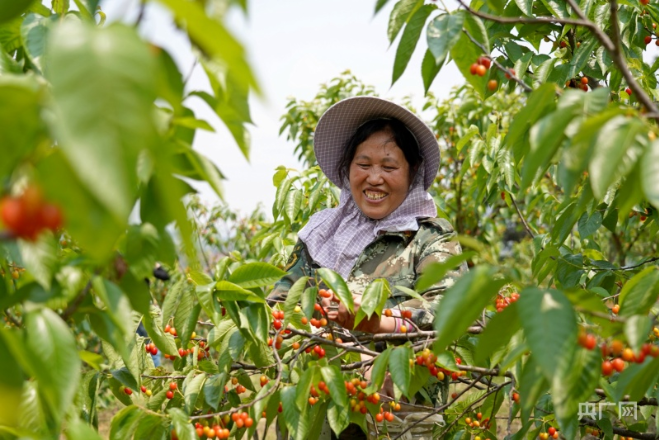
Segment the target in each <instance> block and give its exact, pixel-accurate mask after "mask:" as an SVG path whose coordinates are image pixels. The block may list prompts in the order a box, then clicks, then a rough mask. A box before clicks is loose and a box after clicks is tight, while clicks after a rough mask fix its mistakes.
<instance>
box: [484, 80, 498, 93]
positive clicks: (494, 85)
mask: <svg viewBox="0 0 659 440" xmlns="http://www.w3.org/2000/svg"><path fill="white" fill-rule="evenodd" d="M498 86H499V83H498V82H497V80H496V79H491V80H489V81H488V82H487V88H488V90H490V91H491V92H493V91H495V90H496V89H497V87H498Z"/></svg>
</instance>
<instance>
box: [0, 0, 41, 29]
mask: <svg viewBox="0 0 659 440" xmlns="http://www.w3.org/2000/svg"><path fill="white" fill-rule="evenodd" d="M32 3H34V0H0V24H1V23H5V22H8V21H10V20H13V19H14V18H16V17H19V16H20V15H21V14H22V13H23V12H25V11H27V10H28V8H29V7H30V5H32Z"/></svg>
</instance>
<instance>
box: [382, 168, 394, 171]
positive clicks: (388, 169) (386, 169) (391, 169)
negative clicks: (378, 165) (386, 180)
mask: <svg viewBox="0 0 659 440" xmlns="http://www.w3.org/2000/svg"><path fill="white" fill-rule="evenodd" d="M382 169H384V170H385V171H395V170H396V168H395V167H382Z"/></svg>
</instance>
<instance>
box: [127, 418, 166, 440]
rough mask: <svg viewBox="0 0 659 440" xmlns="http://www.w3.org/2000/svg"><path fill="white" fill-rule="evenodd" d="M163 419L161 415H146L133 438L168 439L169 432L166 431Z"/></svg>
mask: <svg viewBox="0 0 659 440" xmlns="http://www.w3.org/2000/svg"><path fill="white" fill-rule="evenodd" d="M163 419H164V417H162V416H160V415H156V414H151V413H147V414H144V416H142V418H141V419H140V421H139V424H138V425H137V428H136V429H135V435H134V437H133V438H134V439H138V438H150V439H157V440H164V439H166V438H167V437H168V436H169V431H168V430H167V431H166V428H165V426H164V424H163Z"/></svg>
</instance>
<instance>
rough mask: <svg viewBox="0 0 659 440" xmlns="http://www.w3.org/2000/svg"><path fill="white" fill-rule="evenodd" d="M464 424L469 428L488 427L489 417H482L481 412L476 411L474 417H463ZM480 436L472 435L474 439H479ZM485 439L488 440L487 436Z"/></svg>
mask: <svg viewBox="0 0 659 440" xmlns="http://www.w3.org/2000/svg"><path fill="white" fill-rule="evenodd" d="M464 421H465V425H467V426H469V427H470V428H474V429H489V428H490V419H489V418H485V419H483V413H476V416H475V417H474V419H472V418H471V417H465V419H464ZM480 438H481V437H480V436H478V435H477V436H476V437H474V440H476V439H480ZM485 440H490V439H489V438H486V439H485Z"/></svg>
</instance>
